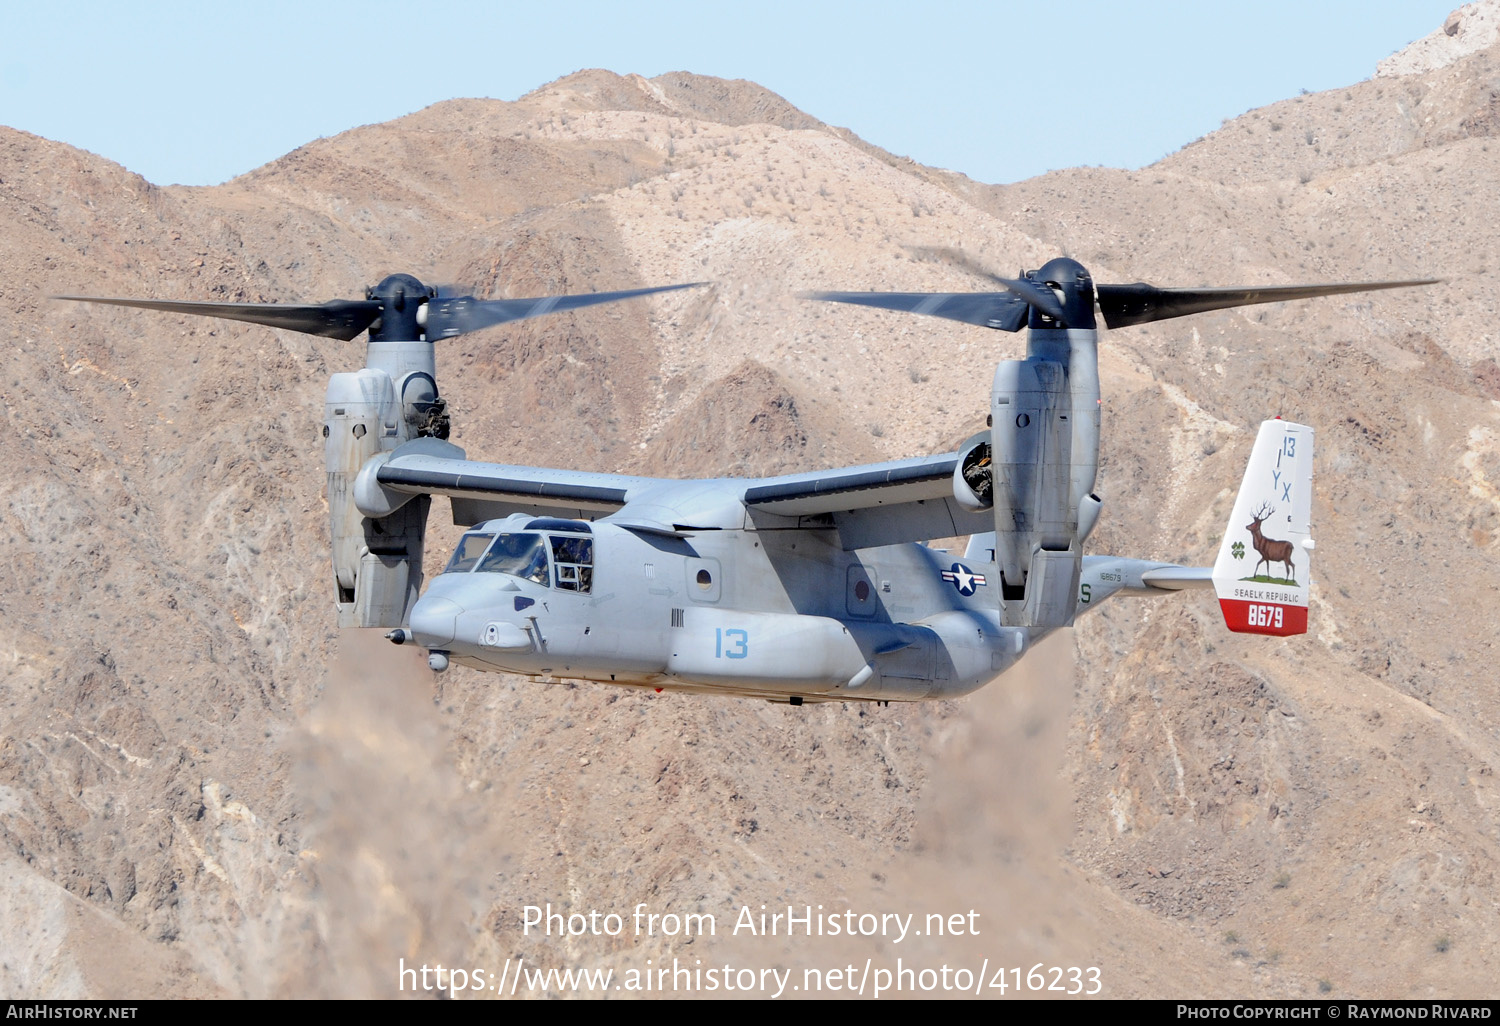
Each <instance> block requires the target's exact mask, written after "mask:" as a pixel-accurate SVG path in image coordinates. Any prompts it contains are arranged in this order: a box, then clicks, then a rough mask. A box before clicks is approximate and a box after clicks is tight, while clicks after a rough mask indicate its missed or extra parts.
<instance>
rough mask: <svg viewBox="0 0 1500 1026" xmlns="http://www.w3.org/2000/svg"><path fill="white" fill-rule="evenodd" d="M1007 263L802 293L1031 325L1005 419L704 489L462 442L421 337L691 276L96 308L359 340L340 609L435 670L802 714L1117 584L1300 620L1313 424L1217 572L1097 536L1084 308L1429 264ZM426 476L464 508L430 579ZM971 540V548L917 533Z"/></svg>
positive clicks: (920, 691) (1037, 628) (1140, 315)
mask: <svg viewBox="0 0 1500 1026" xmlns="http://www.w3.org/2000/svg"><path fill="white" fill-rule="evenodd" d="M992 277H993V276H992ZM994 280H995V282H996V284H997V285H999V286H1000V288H999V289H998V290H997V291H992V292H982V293H948V294H925V293H858V292H823V293H813V294H810V295H809V296H807V297H805V298H810V299H819V300H830V301H835V302H843V303H857V304H862V305H866V306H874V307H880V308H884V309H889V310H900V311H908V312H912V313H921V314H930V315H934V316H938V317H945V318H949V319H952V320H956V321H961V322H965V323H968V324H975V325H982V326H984V327H988V328H995V329H999V330H1001V331H1010V332H1014V331H1018V330H1019V329H1020V328H1021V327H1022V326H1023V325H1024V326H1026V327H1027V328H1028V329H1029V331H1028V341H1027V351H1026V358H1025V359H1023V360H1004V361H1002V362H1001V363H1000V365H999V367H998V368H997V369H996V371H995V376H994V383H993V386H992V388H991V392H990V405H989V422H990V428H989V430H987V431H985V432H983V433H981V434H978V435H975V436H974V437H973V438H971V439H969V440H968V441H967V442H966V443H964V445H963V446H962V447H960V448H959V450H958V451H956V452H952V453H946V454H943V455H938V456H927V457H920V458H917V459H907V460H897V461H894V462H888V463H877V464H871V465H867V466H856V467H845V468H841V469H836V470H827V471H817V472H813V473H803V474H790V475H785V476H781V477H771V478H759V479H741V478H714V479H708V480H691V481H683V480H667V479H661V478H648V477H628V476H622V475H616V474H601V473H586V472H579V471H572V470H557V469H547V468H538V467H522V466H505V465H500V464H494V463H479V462H474V461H471V460H469V459H467V458H466V456H465V453H464V451H463V450H462V449H459V448H458V447H457V446H455V445H453V444H451V443H449V442H448V441H447V437H448V434H449V421H448V416H447V413H446V410H445V402H444V400H443V399H442V397H441V395H440V394H439V391H438V387H437V378H436V366H435V360H434V354H433V349H434V343H435V342H436V341H438V340H439V339H443V338H450V337H453V336H456V335H459V334H462V333H465V332H469V331H475V330H479V329H481V328H487V327H490V326H492V325H496V324H500V323H504V322H506V321H510V320H517V319H520V318H524V317H532V316H538V315H540V314H545V313H548V312H551V311H554V310H567V309H574V308H577V307H581V306H587V305H591V304H593V303H600V302H610V301H614V300H618V299H625V298H629V297H632V296H639V295H645V294H647V293H652V292H658V291H666V290H667V289H673V288H688V287H691V286H686V285H681V286H667V287H665V288H663V289H636V290H631V291H627V292H612V293H593V294H582V295H573V296H554V297H548V298H544V299H535V300H482V299H477V298H474V297H472V296H464V297H445V296H442V295H440V294H439V293H438V292H436V291H435V290H433V289H430V288H427V287H426V286H424V285H422V284H421V283H420V282H419V281H417V280H416V279H415V278H412V277H410V276H407V275H393V276H391V277H389V278H387V279H385V280H384V281H383V282H381V283H380V285H378V286H376V287H375V288H373V289H370V290H368V292H367V294H366V297H365V299H363V300H353V301H335V302H331V303H324V304H319V305H296V306H291V305H278V304H219V303H182V302H164V301H154V300H115V299H93V300H90V301H92V302H106V303H115V304H120V305H128V306H137V307H144V308H147V309H157V310H168V311H173V312H179V313H192V314H204V315H208V316H214V317H228V318H232V319H236V320H245V321H251V322H254V323H259V324H266V325H270V326H273V327H279V328H285V329H289V330H294V331H302V332H307V333H310V334H316V335H325V336H330V337H333V338H339V339H344V340H351V339H353V338H354V337H356V336H357V335H359V334H360V333H361V332H364V331H368V332H369V342H368V346H367V350H366V352H367V357H366V366H365V367H364V369H362V370H359V371H356V372H353V373H346V374H335V375H333V376H332V378H331V380H330V381H329V385H328V394H327V407H326V417H325V421H324V425H323V434H324V437H325V439H326V446H325V454H326V458H327V471H328V505H329V510H330V530H331V533H332V543H333V578H334V579H333V585H334V589H335V595H336V603H337V610H338V620H339V625H340V626H342V627H384V628H392V629H391V630H390V632H389V634H388V635H387V636H388V637H389V638H390V639H391V640H392V641H394V642H396V643H397V644H417V645H421V646H423V647H425V648H427V649H428V650H429V663H430V665H431V666H432V667H433V669H435V670H442V669H446V668H447V666H448V665H449V663H450V661H452V662H458V663H461V664H463V665H465V666H471V667H474V668H476V669H481V670H497V671H503V672H507V673H516V674H524V675H528V676H532V677H535V678H539V679H579V680H592V681H601V682H606V683H613V684H620V685H628V686H637V687H646V688H653V689H656V690H658V691H660V690H676V691H692V692H702V693H710V694H726V695H740V696H753V697H758V698H766V699H770V700H772V701H778V702H790V703H791V704H793V705H801V704H802V703H804V702H822V701H854V700H858V701H877V702H889V701H915V700H920V699H938V698H952V697H954V696H958V695H963V694H966V693H968V692H971V691H974V690H976V689H977V688H980V687H982V686H984V685H985V684H986V683H988V682H989V681H991V680H994V679H995V678H996V677H998V676H1000V675H1001V674H1002V673H1004V672H1005V671H1006V670H1007V669H1009V668H1010V667H1011V666H1012V665H1014V664H1015V662H1016V661H1017V660H1019V659H1020V658H1021V657H1022V656H1023V655H1024V654H1025V653H1026V651H1027V649H1028V648H1030V647H1031V646H1032V645H1033V644H1035V643H1036V642H1037V641H1038V640H1039V639H1040V638H1042V637H1043V636H1044V635H1046V634H1048V633H1050V632H1052V631H1054V630H1057V629H1058V628H1060V627H1067V626H1069V625H1071V624H1072V623H1073V621H1074V619H1075V618H1076V617H1077V616H1078V614H1079V613H1081V612H1086V611H1088V610H1090V609H1094V608H1096V607H1097V606H1098V605H1099V604H1100V603H1101V602H1103V601H1104V600H1105V599H1106V598H1109V597H1110V596H1111V595H1115V594H1127V595H1160V594H1163V593H1165V592H1171V591H1177V590H1181V589H1185V588H1198V587H1212V588H1214V590H1215V591H1216V593H1217V595H1218V598H1219V602H1220V605H1221V607H1222V609H1223V613H1224V617H1225V620H1226V622H1227V624H1228V627H1229V629H1230V630H1234V631H1244V632H1250V633H1257V634H1272V635H1290V634H1299V633H1303V632H1305V631H1306V630H1307V603H1308V585H1309V583H1310V579H1311V574H1310V566H1309V559H1310V555H1311V552H1312V548H1313V543H1312V538H1311V535H1310V504H1311V500H1312V458H1313V432H1312V429H1311V428H1309V427H1306V426H1303V425H1300V424H1292V423H1288V422H1285V421H1281V420H1272V421H1267V422H1266V423H1264V424H1262V425H1261V428H1260V432H1259V435H1258V436H1257V438H1256V442H1255V445H1254V448H1253V449H1252V452H1251V456H1250V462H1249V466H1248V468H1247V470H1246V472H1245V477H1244V481H1243V483H1242V485H1241V487H1240V492H1239V496H1238V498H1237V499H1236V501H1235V505H1234V512H1233V514H1232V515H1231V517H1230V519H1229V523H1228V526H1227V528H1226V531H1225V535H1224V539H1223V545H1222V547H1221V548H1220V551H1219V557H1218V560H1217V562H1216V563H1215V565H1214V566H1213V567H1212V568H1209V567H1182V566H1177V565H1174V564H1170V563H1162V562H1154V561H1152V560H1148V559H1131V558H1124V557H1119V556H1104V555H1094V556H1085V555H1084V554H1083V548H1084V543H1085V542H1086V541H1087V540H1088V537H1089V533H1090V532H1091V531H1092V530H1093V528H1094V525H1095V523H1096V522H1097V521H1098V518H1099V513H1100V509H1101V508H1102V501H1101V500H1100V498H1099V496H1098V495H1096V494H1095V490H1094V486H1095V471H1096V469H1097V466H1098V453H1099V427H1100V405H1099V377H1098V358H1097V344H1098V332H1097V328H1096V313H1097V314H1098V315H1102V317H1103V319H1104V322H1105V324H1106V325H1107V326H1109V327H1111V328H1116V327H1121V326H1124V325H1132V324H1144V323H1147V322H1150V321H1155V320H1161V319H1164V318H1168V317H1178V316H1183V315H1186V314H1192V313H1200V312H1203V311H1208V310H1217V309H1224V308H1228V307H1233V306H1240V305H1248V304H1253V303H1272V302H1280V301H1283V300H1289V299H1304V298H1309V297H1314V296H1328V295H1335V294H1339V293H1350V292H1360V291H1366V290H1372V289H1383V288H1394V287H1399V286H1404V285H1416V284H1426V282H1370V283H1354V284H1334V285H1311V286H1290V287H1268V288H1243V289H1239V288H1235V289H1218V288H1210V289H1160V288H1156V287H1153V286H1150V285H1146V284H1133V285H1095V284H1094V282H1093V280H1092V279H1091V277H1090V276H1089V273H1088V271H1086V270H1085V269H1084V268H1083V267H1082V266H1081V265H1080V264H1078V263H1077V262H1076V261H1073V260H1069V259H1062V258H1060V259H1056V260H1052V261H1050V262H1049V263H1047V264H1046V265H1045V266H1044V267H1042V268H1041V269H1039V270H1036V271H1030V272H1025V273H1023V274H1022V275H1021V276H1020V277H1019V278H1016V279H1003V278H995V279H994ZM64 298H78V299H82V298H85V297H64ZM433 495H445V496H448V497H449V499H450V501H451V503H452V510H453V517H454V522H455V523H459V524H465V525H473V526H472V527H471V528H470V529H469V530H468V532H467V533H465V534H464V535H463V538H462V540H460V542H459V543H458V548H457V551H456V552H454V553H453V556H452V558H451V559H450V560H449V562H448V564H447V567H446V569H445V570H444V571H443V573H442V574H441V575H440V576H438V577H437V578H436V579H435V580H433V581H432V583H431V585H430V586H429V587H428V588H427V591H426V593H425V594H420V595H419V593H420V589H421V582H422V571H421V567H422V544H423V535H424V531H425V528H426V522H427V514H428V508H429V505H430V503H431V498H430V496H433ZM963 535H968V536H969V542H968V547H967V549H966V551H965V553H964V555H963V557H962V558H953V557H952V556H950V555H948V554H946V553H944V552H942V551H939V550H936V549H932V548H928V547H926V546H925V545H924V544H922V543H923V542H925V541H927V540H930V539H936V538H950V537H955V536H963ZM1252 557H1258V558H1252Z"/></svg>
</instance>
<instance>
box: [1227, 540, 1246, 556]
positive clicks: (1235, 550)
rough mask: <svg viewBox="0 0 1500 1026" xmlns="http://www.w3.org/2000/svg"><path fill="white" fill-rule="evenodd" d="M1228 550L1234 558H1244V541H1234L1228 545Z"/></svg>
mask: <svg viewBox="0 0 1500 1026" xmlns="http://www.w3.org/2000/svg"><path fill="white" fill-rule="evenodd" d="M1229 551H1230V553H1231V554H1232V555H1233V556H1234V558H1235V559H1244V558H1245V543H1244V542H1235V543H1234V544H1233V545H1231V546H1229Z"/></svg>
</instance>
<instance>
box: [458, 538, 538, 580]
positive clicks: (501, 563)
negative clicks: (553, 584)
mask: <svg viewBox="0 0 1500 1026" xmlns="http://www.w3.org/2000/svg"><path fill="white" fill-rule="evenodd" d="M476 572H477V573H482V574H485V573H488V574H509V575H510V576H512V577H522V578H525V579H526V580H528V581H535V582H536V583H537V584H547V583H548V580H547V547H546V546H545V545H543V544H542V536H541V535H539V534H531V533H529V532H527V533H517V534H501V535H499V536H498V537H496V538H495V544H494V545H492V546H491V547H490V551H489V553H488V554H487V555H486V556H485V557H484V559H483V560H481V561H480V563H479V569H478V570H477V571H476Z"/></svg>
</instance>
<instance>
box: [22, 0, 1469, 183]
mask: <svg viewBox="0 0 1500 1026" xmlns="http://www.w3.org/2000/svg"><path fill="white" fill-rule="evenodd" d="M1456 6H1458V2H1457V0H1300V2H1298V0H1259V2H1256V3H1243V2H1242V3H1229V4H1215V3H1209V2H1204V0H1196V2H1177V0H1164V2H1160V3H1134V2H1130V0H1119V2H1115V3H1108V2H1102V0H1074V2H1071V3H1061V2H1058V0H1038V2H1035V3H1031V4H1018V3H1008V2H1002V0H991V2H957V0H954V2H944V0H924V2H916V0H910V2H905V3H887V2H881V0H868V2H865V3H820V2H818V0H803V2H801V3H785V2H781V0H761V2H758V3H748V4H747V3H739V2H728V0H696V2H675V0H635V2H602V0H563V2H561V3H549V2H537V0H533V2H529V3H526V4H513V3H508V2H501V0H490V2H479V0H456V2H443V0H431V2H425V3H422V2H407V3H391V2H387V0H362V2H358V3H355V2H347V0H329V2H324V3H320V2H318V0H304V2H301V3H288V2H284V0H260V2H254V3H240V4H230V3H219V2H214V0H197V2H194V3H181V2H175V0H171V2H168V0H156V2H150V3H143V2H130V0H122V2H117V3H107V2H99V3H80V2H68V0H56V2H50V3H42V2H39V0H0V13H3V20H0V24H3V25H4V28H5V36H6V46H5V48H4V51H3V53H0V124H6V125H9V126H11V127H13V128H20V129H24V130H25V131H28V132H34V133H36V134H38V135H42V136H46V137H47V138H49V139H56V140H59V141H61V142H66V143H70V144H72V145H74V146H78V147H81V148H83V149H86V150H92V151H93V152H95V153H98V154H100V155H102V156H105V157H108V158H110V159H111V160H115V161H118V162H119V163H121V164H124V165H125V166H126V167H128V168H130V169H131V170H132V171H136V172H139V173H140V174H142V175H144V176H145V177H146V178H148V179H150V180H151V181H153V182H156V183H157V184H171V183H184V184H189V185H211V184H216V183H218V182H222V181H224V180H226V179H228V178H231V177H233V176H235V175H238V174H242V173H244V172H246V171H249V170H250V169H251V168H254V167H257V166H259V165H260V164H263V163H265V162H266V161H269V160H273V159H275V158H276V157H278V156H280V155H282V154H283V153H286V152H288V151H289V150H292V149H295V148H296V147H298V146H300V145H302V144H303V143H306V142H308V141H310V140H312V139H314V138H317V137H318V136H322V135H334V134H336V133H338V132H341V131H343V130H345V129H348V128H352V127H354V126H356V125H361V124H368V123H371V122H379V121H385V120H389V119H391V118H395V117H400V116H401V115H404V114H409V113H411V112H412V111H415V110H419V109H420V108H422V107H425V106H427V105H428V104H430V103H435V102H437V101H439V100H445V99H452V98H454V97H470V96H488V97H494V98H496V99H502V100H513V99H515V98H516V97H518V96H520V95H521V94H523V93H525V92H528V91H529V90H531V89H534V88H536V87H537V86H539V85H541V84H543V83H545V82H549V81H551V80H552V79H555V78H558V77H560V76H562V75H566V74H568V73H570V72H573V71H576V70H578V69H580V68H588V67H602V68H608V69H610V70H612V71H617V72H621V73H625V72H637V73H639V74H643V75H647V76H650V75H656V74H660V73H662V72H665V71H676V70H687V71H693V72H697V73H699V74H705V75H717V76H721V77H724V78H747V79H752V80H754V81H756V82H759V83H760V84H761V85H764V86H766V87H767V88H770V89H772V90H774V91H776V92H778V93H780V94H781V95H782V96H784V97H786V98H787V99H788V100H790V101H791V102H792V103H793V104H795V105H797V106H798V107H800V108H802V109H803V110H805V111H807V112H808V113H809V114H812V115H813V116H815V117H817V118H820V119H822V120H823V121H827V122H829V123H832V124H835V125H842V126H846V127H848V128H851V129H853V130H854V131H855V132H857V133H858V134H859V135H861V136H863V137H864V138H865V139H867V140H869V141H870V142H873V143H875V144H877V145H879V146H883V147H885V148H886V149H888V150H891V151H893V152H895V153H898V154H902V155H905V156H910V157H913V158H915V159H916V160H919V161H921V162H922V163H924V164H931V165H935V166H938V167H948V168H952V169H954V170H958V171H962V172H964V173H966V174H968V175H970V176H972V177H974V178H977V179H980V180H981V181H986V182H1010V181H1016V180H1019V179H1022V178H1027V177H1030V176H1032V175H1035V174H1040V173H1042V172H1044V171H1047V170H1049V169H1052V168H1060V167H1071V166H1076V165H1081V164H1105V165H1109V166H1114V167H1131V168H1134V167H1139V166H1141V165H1143V164H1149V163H1151V162H1152V161H1154V160H1156V159H1158V158H1160V157H1162V156H1164V155H1165V154H1167V153H1170V152H1172V151H1173V150H1176V149H1178V148H1179V147H1181V146H1182V145H1184V144H1185V143H1187V142H1190V141H1191V140H1193V139H1195V138H1197V137H1198V136H1200V135H1203V134H1204V133H1206V132H1209V131H1211V130H1213V129H1215V128H1217V127H1218V126H1219V124H1220V122H1221V121H1222V120H1223V119H1225V118H1228V117H1234V116H1236V115H1238V114H1242V113H1244V112H1245V111H1246V110H1249V109H1251V108H1253V107H1257V106H1261V105H1263V104H1266V103H1269V102H1272V101H1275V100H1278V99H1284V98H1285V97H1288V96H1293V95H1296V94H1297V93H1298V92H1299V91H1300V90H1302V89H1308V90H1312V91H1315V92H1316V91H1319V90H1323V89H1331V88H1334V87H1337V86H1344V85H1349V84H1351V83H1353V82H1357V81H1360V80H1362V79H1365V78H1369V77H1370V76H1371V75H1373V74H1374V72H1375V64H1376V62H1377V61H1379V60H1380V59H1381V58H1383V57H1386V56H1388V55H1389V54H1391V53H1393V52H1395V51H1396V50H1398V49H1400V48H1401V47H1403V46H1405V45H1406V44H1407V43H1409V42H1412V41H1413V40H1415V39H1418V38H1420V37H1422V36H1424V35H1426V34H1427V33H1429V32H1431V31H1433V30H1435V29H1437V28H1439V27H1440V26H1441V25H1442V23H1443V19H1444V17H1445V16H1446V15H1447V13H1448V11H1449V10H1450V9H1452V8H1453V7H1456Z"/></svg>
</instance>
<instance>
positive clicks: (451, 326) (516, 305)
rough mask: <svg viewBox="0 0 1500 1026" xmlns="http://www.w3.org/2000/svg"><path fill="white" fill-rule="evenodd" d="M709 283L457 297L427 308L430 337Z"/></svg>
mask: <svg viewBox="0 0 1500 1026" xmlns="http://www.w3.org/2000/svg"><path fill="white" fill-rule="evenodd" d="M706 284H708V283H707V282H702V281H694V282H688V283H686V284H684V285H660V286H657V287H656V288H649V289H627V290H625V291H624V292H584V293H579V294H577V295H572V296H542V297H540V298H538V299H475V298H474V297H473V296H457V297H453V298H447V299H433V300H430V301H429V302H428V304H427V337H428V338H429V339H432V340H436V339H440V338H453V337H454V336H456V335H463V334H467V333H468V332H471V331H479V330H480V329H481V328H491V327H494V326H495V325H497V324H506V323H508V322H510V321H523V320H526V319H527V318H529V317H540V316H542V315H543V314H549V313H557V312H559V311H562V310H577V309H579V308H580V307H585V306H593V305H595V304H596V303H613V302H615V301H616V300H618V299H631V298H633V297H635V296H647V295H650V294H651V293H653V292H672V291H675V290H677V289H691V288H696V287H697V286H699V285H706Z"/></svg>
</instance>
